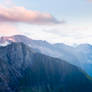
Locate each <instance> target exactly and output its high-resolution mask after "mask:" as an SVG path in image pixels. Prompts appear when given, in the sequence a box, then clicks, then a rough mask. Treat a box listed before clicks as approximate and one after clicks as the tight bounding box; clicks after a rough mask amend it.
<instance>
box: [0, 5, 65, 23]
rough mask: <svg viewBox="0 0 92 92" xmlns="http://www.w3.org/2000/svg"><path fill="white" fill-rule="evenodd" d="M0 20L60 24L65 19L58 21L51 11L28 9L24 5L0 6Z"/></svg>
mask: <svg viewBox="0 0 92 92" xmlns="http://www.w3.org/2000/svg"><path fill="white" fill-rule="evenodd" d="M0 22H15V23H18V22H22V23H30V24H60V23H64V21H62V22H61V21H58V20H57V19H56V18H55V17H54V16H52V15H51V14H49V13H41V12H39V11H32V10H27V9H25V8H24V7H13V8H6V7H2V6H0Z"/></svg>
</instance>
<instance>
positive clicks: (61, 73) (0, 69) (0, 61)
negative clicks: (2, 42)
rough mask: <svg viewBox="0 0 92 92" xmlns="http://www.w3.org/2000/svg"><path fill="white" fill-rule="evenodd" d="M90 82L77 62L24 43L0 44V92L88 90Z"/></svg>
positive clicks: (91, 85)
mask: <svg viewBox="0 0 92 92" xmlns="http://www.w3.org/2000/svg"><path fill="white" fill-rule="evenodd" d="M87 91H90V92H91V91H92V82H91V80H90V79H89V78H88V76H87V75H86V74H85V73H84V72H83V71H82V70H81V69H79V68H77V67H76V66H73V65H71V64H69V63H67V62H65V61H63V60H60V59H57V58H52V57H49V56H46V55H43V54H40V53H37V52H36V51H34V50H33V49H31V48H30V47H28V46H26V45H24V44H23V43H12V44H10V45H8V46H6V47H0V92H87Z"/></svg>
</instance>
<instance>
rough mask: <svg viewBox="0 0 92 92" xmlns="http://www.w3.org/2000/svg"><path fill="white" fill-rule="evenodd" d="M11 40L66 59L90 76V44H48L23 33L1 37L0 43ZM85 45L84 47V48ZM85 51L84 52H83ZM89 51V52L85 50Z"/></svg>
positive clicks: (7, 42) (91, 55) (3, 44)
mask: <svg viewBox="0 0 92 92" xmlns="http://www.w3.org/2000/svg"><path fill="white" fill-rule="evenodd" d="M11 42H23V43H24V44H26V45H28V46H30V47H31V48H33V49H35V50H36V51H37V52H40V53H42V54H45V55H48V56H51V57H56V58H60V59H63V60H66V61H67V62H69V63H71V64H73V65H77V66H78V67H81V68H82V69H84V70H85V71H86V72H87V73H88V74H89V75H91V76H92V71H91V67H92V61H91V60H92V53H91V51H92V46H91V45H90V47H89V48H88V46H84V45H87V44H84V45H79V46H77V47H70V46H68V45H65V44H61V43H57V44H50V43H48V42H46V41H41V40H32V39H30V38H28V37H26V36H23V35H15V36H11V37H1V39H0V44H1V46H6V45H7V44H10V43H11ZM84 47H85V48H84ZM85 51H86V53H85ZM87 51H89V52H87Z"/></svg>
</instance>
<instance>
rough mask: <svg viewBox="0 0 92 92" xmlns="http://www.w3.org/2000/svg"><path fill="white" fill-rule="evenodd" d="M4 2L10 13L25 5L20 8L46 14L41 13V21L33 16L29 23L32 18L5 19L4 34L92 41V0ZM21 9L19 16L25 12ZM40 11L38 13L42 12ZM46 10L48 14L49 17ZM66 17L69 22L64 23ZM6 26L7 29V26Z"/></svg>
mask: <svg viewBox="0 0 92 92" xmlns="http://www.w3.org/2000/svg"><path fill="white" fill-rule="evenodd" d="M0 5H1V6H3V7H5V9H6V10H7V9H8V10H7V12H8V13H10V15H11V14H12V13H11V12H10V11H15V12H17V10H18V9H20V8H19V7H22V8H21V9H20V10H23V11H25V12H26V13H27V11H32V12H34V11H37V12H39V13H40V15H41V17H42V18H41V17H39V16H37V18H36V19H37V23H36V20H35V21H34V20H33V23H32V20H31V21H30V23H29V21H25V20H24V19H22V21H21V20H18V19H17V20H16V21H14V23H13V22H12V21H9V20H8V21H7V20H5V19H3V20H4V21H3V22H2V21H1V22H0V24H1V29H2V30H3V31H2V30H1V32H0V34H1V35H9V33H15V34H19V33H20V34H24V35H27V36H29V37H30V38H33V39H42V40H47V41H49V42H51V43H56V42H63V43H65V44H69V45H72V44H75V43H77V44H80V43H90V44H92V41H91V40H92V27H91V25H92V1H91V0H37V1H35V0H0ZM14 7H18V8H17V9H16V8H14ZM12 8H13V9H12ZM3 10H4V9H3ZM4 11H5V10H4ZM32 12H31V13H32ZM17 13H18V15H16V16H19V17H20V16H22V15H21V14H20V13H19V11H18V12H17ZM39 13H35V14H36V15H39ZM43 13H44V15H46V16H45V17H44V15H43ZM3 14H5V12H4V13H3ZM19 14H20V15H19ZM48 14H49V15H48ZM4 17H6V16H4ZM11 17H12V16H11ZM23 18H24V17H23ZM32 18H33V17H32ZM10 20H11V18H10ZM39 21H40V22H39ZM62 21H65V22H64V23H62ZM38 22H39V23H38ZM39 24H40V25H39ZM43 24H45V25H43ZM50 24H52V25H50ZM5 27H6V28H7V30H5V29H4V28H5ZM8 29H9V30H8ZM13 29H14V30H13ZM6 31H7V32H6ZM13 31H14V32H13ZM15 31H16V32H15ZM7 33H8V34H7ZM46 34H47V35H46ZM10 35H12V34H10Z"/></svg>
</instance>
